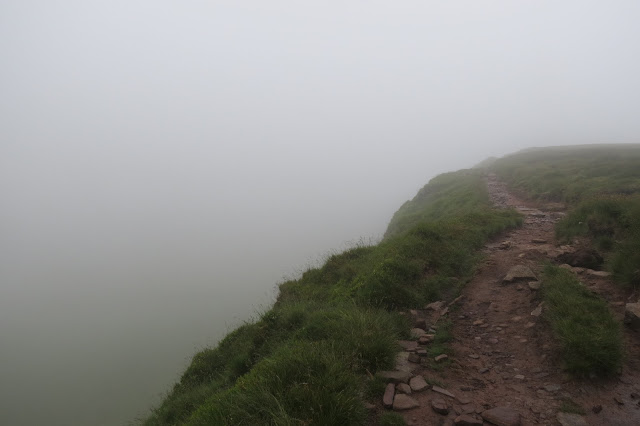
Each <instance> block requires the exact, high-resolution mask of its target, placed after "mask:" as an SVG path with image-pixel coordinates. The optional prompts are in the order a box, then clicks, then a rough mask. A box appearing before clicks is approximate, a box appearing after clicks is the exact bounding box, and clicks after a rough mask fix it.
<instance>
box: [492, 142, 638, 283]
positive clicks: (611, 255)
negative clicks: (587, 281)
mask: <svg viewBox="0 0 640 426" xmlns="http://www.w3.org/2000/svg"><path fill="white" fill-rule="evenodd" d="M491 168H492V170H494V171H495V172H496V173H497V174H498V175H499V176H500V177H501V178H502V179H504V180H505V181H506V182H507V183H508V184H509V185H510V186H511V187H513V188H515V189H517V190H520V191H522V192H524V193H526V194H527V195H528V196H530V197H532V198H537V199H539V200H543V201H562V202H565V203H567V204H568V206H569V208H570V212H569V215H568V216H567V217H566V218H565V219H564V220H562V221H561V222H560V223H559V224H558V226H557V228H556V233H557V236H558V237H559V238H561V239H564V240H569V239H571V238H572V237H575V236H584V237H588V238H590V239H591V240H592V242H593V245H594V247H596V248H597V249H598V250H600V251H601V252H602V254H604V256H605V258H606V260H607V263H606V265H607V268H608V269H609V270H610V271H611V272H613V273H614V274H615V277H616V280H617V281H618V282H619V283H621V284H623V285H634V286H638V285H640V272H639V270H638V268H640V145H591V146H589V145H588V146H574V147H553V148H538V149H533V150H527V151H522V152H519V153H516V154H513V155H510V156H507V157H504V158H502V159H499V160H497V161H496V162H495V163H494V164H493V165H492V166H491Z"/></svg>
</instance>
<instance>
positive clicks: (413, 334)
mask: <svg viewBox="0 0 640 426" xmlns="http://www.w3.org/2000/svg"><path fill="white" fill-rule="evenodd" d="M409 334H410V335H411V337H412V338H414V339H419V338H420V336H424V335H425V334H427V332H426V331H424V330H423V329H421V328H412V329H411V331H410V332H409Z"/></svg>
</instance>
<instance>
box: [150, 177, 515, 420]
mask: <svg viewBox="0 0 640 426" xmlns="http://www.w3.org/2000/svg"><path fill="white" fill-rule="evenodd" d="M520 223H521V218H520V216H519V215H518V214H517V213H516V212H514V211H504V210H502V211H499V210H495V209H492V208H491V207H490V203H489V199H488V195H487V193H486V189H485V186H484V183H483V181H482V176H481V174H480V172H478V171H460V172H456V173H449V174H446V175H442V176H439V177H437V178H434V179H433V180H432V181H431V182H430V183H429V184H428V185H426V186H425V187H424V188H423V189H422V190H421V191H420V193H419V194H418V195H417V196H416V197H415V198H414V200H412V201H409V202H407V203H405V205H403V206H402V208H401V209H400V210H399V211H398V213H396V215H395V216H394V218H393V219H392V221H391V223H390V224H389V230H388V232H387V234H386V236H385V239H384V241H382V242H381V243H380V244H377V245H372V246H360V247H355V248H352V249H350V250H347V251H345V252H343V253H340V254H336V255H333V256H331V257H330V258H329V259H327V261H326V263H325V264H324V265H323V266H322V267H320V268H313V269H309V270H308V271H306V272H305V273H304V274H302V276H301V277H300V278H299V279H297V280H291V281H287V282H285V283H282V284H281V285H280V295H279V297H278V300H277V302H276V304H275V305H274V306H273V308H272V309H270V310H269V311H267V312H265V313H264V314H262V315H261V317H260V318H259V319H258V320H257V321H255V322H252V323H247V324H245V325H243V326H242V327H240V328H238V329H237V330H235V331H233V332H232V333H230V334H229V335H228V336H227V337H225V338H224V339H223V340H222V341H221V342H220V343H219V345H218V346H217V347H216V348H211V349H207V350H204V351H202V352H200V353H198V354H196V356H195V357H194V359H193V362H192V363H191V365H190V366H189V367H188V368H187V370H186V371H185V373H184V374H183V376H182V378H181V380H180V382H179V383H177V384H176V385H175V386H174V388H173V390H172V391H171V392H170V393H169V394H168V395H167V397H166V399H165V400H164V401H163V403H162V404H161V405H160V406H159V407H158V408H157V409H156V410H154V412H153V413H152V415H151V416H150V417H149V418H148V419H147V420H146V421H145V422H144V424H145V425H174V424H188V425H204V424H237V425H242V424H244V425H258V424H260V425H261V424H267V425H302V424H341V425H359V424H367V422H368V421H369V419H367V415H366V412H365V409H364V398H365V397H366V396H367V395H376V396H378V397H379V392H380V390H379V386H380V383H379V382H378V381H376V380H374V379H370V377H371V376H370V374H372V373H375V372H376V371H377V370H379V369H384V368H388V367H390V366H391V365H392V362H393V360H394V357H395V353H396V351H397V350H398V347H397V346H396V343H395V340H396V339H397V338H398V337H400V336H402V335H403V333H406V332H407V330H408V324H406V323H405V320H404V318H403V317H401V316H400V315H398V314H396V313H394V310H396V309H400V308H409V307H418V306H421V305H423V304H424V303H426V302H429V301H432V300H435V299H436V298H440V297H453V296H455V295H456V294H457V293H458V292H459V290H460V287H461V286H462V285H463V284H464V283H465V282H466V280H468V278H469V277H470V276H471V275H472V273H473V270H474V266H475V263H476V261H477V260H478V251H477V250H478V249H479V248H480V247H481V246H482V244H483V243H484V241H485V240H486V239H487V238H489V237H490V236H491V235H494V234H495V233H497V232H500V231H502V230H504V229H506V228H508V227H513V226H517V225H518V224H520ZM363 395H364V397H363ZM385 421H386V420H385Z"/></svg>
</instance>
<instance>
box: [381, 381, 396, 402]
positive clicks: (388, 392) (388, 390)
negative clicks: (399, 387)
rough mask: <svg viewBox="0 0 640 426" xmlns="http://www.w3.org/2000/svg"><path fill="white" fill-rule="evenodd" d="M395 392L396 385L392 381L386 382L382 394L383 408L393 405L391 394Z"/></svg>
mask: <svg viewBox="0 0 640 426" xmlns="http://www.w3.org/2000/svg"><path fill="white" fill-rule="evenodd" d="M395 393H396V387H395V385H394V384H393V383H389V384H387V387H386V388H385V390H384V395H383V396H382V405H384V406H385V408H391V407H392V406H393V396H394V395H395Z"/></svg>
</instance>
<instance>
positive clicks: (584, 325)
mask: <svg viewBox="0 0 640 426" xmlns="http://www.w3.org/2000/svg"><path fill="white" fill-rule="evenodd" d="M542 295H543V298H544V301H545V304H546V310H545V318H546V319H547V320H548V321H549V324H550V325H551V329H552V330H553V333H554V334H555V336H556V337H557V339H558V340H559V342H560V344H561V347H562V356H563V360H564V364H565V368H566V370H567V371H568V372H570V373H572V374H574V375H576V376H589V375H592V374H595V375H597V376H609V375H612V374H615V373H617V372H618V371H619V369H620V367H621V365H622V337H621V330H620V324H619V323H618V322H617V321H616V320H615V319H614V318H613V316H612V314H611V312H610V311H609V309H608V307H607V304H606V303H605V302H604V301H603V300H602V299H600V298H599V297H597V296H595V295H593V294H592V293H591V292H589V290H587V289H586V288H585V287H584V285H582V284H581V283H580V282H579V281H578V279H577V278H576V277H575V275H573V274H572V273H571V272H569V271H566V270H564V269H561V268H558V267H556V266H551V265H547V266H546V267H545V269H544V274H543V285H542Z"/></svg>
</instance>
